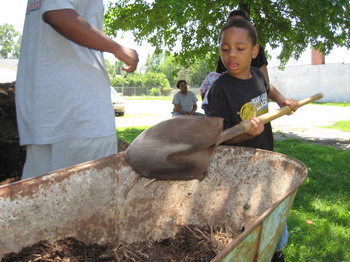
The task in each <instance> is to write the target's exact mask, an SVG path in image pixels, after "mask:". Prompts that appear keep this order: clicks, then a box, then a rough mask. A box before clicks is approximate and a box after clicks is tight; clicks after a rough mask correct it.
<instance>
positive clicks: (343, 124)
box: [322, 116, 350, 133]
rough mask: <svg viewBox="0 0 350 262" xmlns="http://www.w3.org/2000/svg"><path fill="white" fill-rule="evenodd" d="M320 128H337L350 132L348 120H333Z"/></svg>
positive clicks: (349, 121)
mask: <svg viewBox="0 0 350 262" xmlns="http://www.w3.org/2000/svg"><path fill="white" fill-rule="evenodd" d="M349 118H350V116H349ZM322 128H330V129H338V130H340V131H344V132H349V133H350V120H348V121H338V122H335V123H334V124H333V125H331V126H322Z"/></svg>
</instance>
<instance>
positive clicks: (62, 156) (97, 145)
mask: <svg viewBox="0 0 350 262" xmlns="http://www.w3.org/2000/svg"><path fill="white" fill-rule="evenodd" d="M117 143H118V142H117V138H116V135H111V136H106V137H99V138H89V139H71V140H64V141H60V142H58V143H55V144H48V145H27V156H26V162H25V164H24V168H23V174H22V179H26V178H30V177H35V176H39V175H42V174H45V173H48V172H51V171H54V170H58V169H62V168H65V167H69V166H73V165H76V164H80V163H83V162H87V161H91V160H95V159H98V158H102V157H106V156H109V155H113V154H115V153H117V151H118V145H117Z"/></svg>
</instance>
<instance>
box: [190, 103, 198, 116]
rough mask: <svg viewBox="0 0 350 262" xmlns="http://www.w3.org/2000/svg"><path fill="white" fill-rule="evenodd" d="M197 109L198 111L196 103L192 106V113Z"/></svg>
mask: <svg viewBox="0 0 350 262" xmlns="http://www.w3.org/2000/svg"><path fill="white" fill-rule="evenodd" d="M196 111H197V105H196V104H194V105H193V106H192V112H191V114H194V113H195V112H196Z"/></svg>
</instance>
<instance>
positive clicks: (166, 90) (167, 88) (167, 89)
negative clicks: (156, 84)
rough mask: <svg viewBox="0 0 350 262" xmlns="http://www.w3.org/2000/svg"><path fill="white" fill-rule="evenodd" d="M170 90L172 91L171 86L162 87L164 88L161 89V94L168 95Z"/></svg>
mask: <svg viewBox="0 0 350 262" xmlns="http://www.w3.org/2000/svg"><path fill="white" fill-rule="evenodd" d="M171 91H173V89H172V88H170V87H164V88H163V89H162V95H163V96H170V94H171Z"/></svg>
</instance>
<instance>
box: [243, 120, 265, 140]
mask: <svg viewBox="0 0 350 262" xmlns="http://www.w3.org/2000/svg"><path fill="white" fill-rule="evenodd" d="M248 121H250V123H251V127H250V130H249V131H248V132H247V135H250V136H257V135H259V134H261V133H262V131H264V123H263V121H262V120H261V119H260V118H258V117H253V118H251V119H250V120H248Z"/></svg>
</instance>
